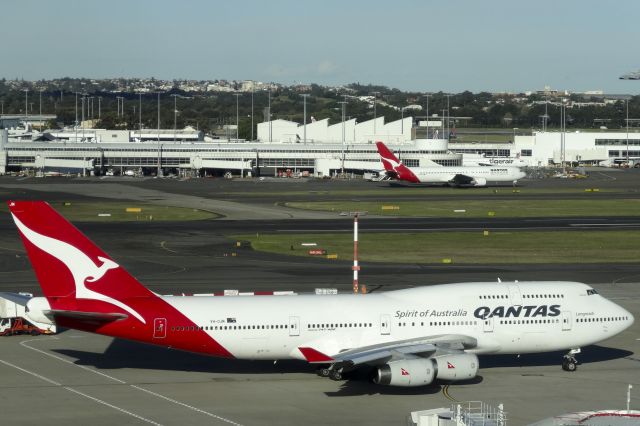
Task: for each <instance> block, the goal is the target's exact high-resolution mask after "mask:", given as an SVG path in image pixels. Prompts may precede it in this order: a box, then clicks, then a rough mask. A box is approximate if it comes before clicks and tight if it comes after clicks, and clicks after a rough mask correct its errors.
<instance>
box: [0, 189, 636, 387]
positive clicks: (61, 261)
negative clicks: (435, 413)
mask: <svg viewBox="0 0 640 426" xmlns="http://www.w3.org/2000/svg"><path fill="white" fill-rule="evenodd" d="M9 208H10V210H11V215H12V216H13V220H14V221H15V223H16V225H17V227H18V230H19V233H20V236H21V237H22V240H23V243H24V246H25V248H26V250H27V253H28V255H29V258H30V260H31V263H32V265H33V268H34V270H35V273H36V276H37V278H38V281H39V282H40V286H41V287H42V291H43V293H44V297H35V298H33V299H31V300H30V301H29V302H28V304H27V310H28V313H27V316H28V318H29V319H33V320H34V321H37V322H41V323H55V324H57V325H59V326H61V327H68V328H74V329H78V330H84V331H88V332H92V333H98V334H103V335H106V336H113V337H118V338H123V339H129V340H135V341H139V342H144V343H151V344H155V345H160V346H165V347H172V348H176V349H182V350H185V351H191V352H198V353H203V354H207V355H212V356H219V357H226V358H239V359H269V360H279V359H298V360H303V361H307V362H309V363H317V364H320V365H321V366H323V368H322V369H321V370H320V371H321V374H323V375H326V376H329V377H331V378H332V379H335V380H340V379H341V378H342V375H343V373H345V372H347V371H350V370H354V369H357V368H361V367H365V366H367V367H369V368H372V369H373V370H374V371H373V373H374V374H373V380H374V382H375V383H378V384H385V385H395V386H422V385H427V384H429V383H431V382H433V381H434V380H436V379H441V380H448V381H449V380H450V381H455V380H467V379H471V378H473V377H475V376H476V374H477V372H478V367H479V366H478V358H477V354H524V353H531V352H545V351H557V350H568V353H567V354H566V355H565V357H564V360H563V362H562V365H563V368H564V369H565V370H569V371H573V370H575V369H576V365H577V361H576V359H575V357H574V355H575V354H576V353H578V352H579V351H580V347H582V346H585V345H591V344H594V343H597V342H600V341H602V340H605V339H608V338H610V337H612V336H614V335H616V334H618V333H620V332H622V331H623V330H625V329H626V328H628V327H629V326H630V325H631V324H632V323H633V321H634V318H633V316H632V315H631V314H630V313H629V312H627V311H626V310H625V309H623V308H622V307H620V306H618V305H616V304H615V303H613V302H611V301H609V300H607V299H605V298H604V297H602V296H600V295H599V294H598V293H597V292H596V291H595V290H594V289H592V288H591V287H589V286H588V285H585V284H580V283H574V282H560V281H549V282H508V283H507V282H503V283H500V282H484V283H461V284H445V285H437V286H430V287H417V288H411V289H406V290H397V291H389V292H380V293H374V294H367V295H357V294H343V295H322V296H319V295H288V296H160V295H158V294H156V293H153V292H151V291H149V290H148V289H147V288H145V287H144V286H143V285H142V284H140V283H139V282H138V281H137V280H136V279H135V278H134V277H132V276H131V275H129V273H127V271H125V270H124V268H122V267H121V266H120V265H118V263H117V262H116V261H114V260H113V259H111V258H110V257H109V256H108V255H107V254H106V253H104V252H103V251H102V250H101V249H100V248H98V247H97V246H96V245H95V244H93V243H92V242H91V241H90V240H89V239H88V238H87V237H85V236H84V235H83V234H82V233H81V232H80V231H79V230H78V229H76V228H75V227H74V226H73V225H71V224H70V223H69V222H67V221H66V220H65V219H64V218H63V217H62V216H60V215H59V214H58V213H57V212H56V211H55V210H53V209H52V208H51V207H50V206H49V204H47V203H45V202H42V201H9Z"/></svg>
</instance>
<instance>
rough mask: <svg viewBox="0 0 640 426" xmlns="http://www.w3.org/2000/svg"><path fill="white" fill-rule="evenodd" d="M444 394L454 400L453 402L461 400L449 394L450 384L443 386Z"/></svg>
mask: <svg viewBox="0 0 640 426" xmlns="http://www.w3.org/2000/svg"><path fill="white" fill-rule="evenodd" d="M442 394H443V395H444V396H445V397H446V398H447V399H448V400H449V401H453V402H460V401H458V400H457V399H455V398H454V397H452V396H451V395H449V385H444V386H443V387H442Z"/></svg>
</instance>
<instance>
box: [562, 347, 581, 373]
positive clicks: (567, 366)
mask: <svg viewBox="0 0 640 426" xmlns="http://www.w3.org/2000/svg"><path fill="white" fill-rule="evenodd" d="M580 352H581V351H580V348H577V349H571V350H570V351H569V352H567V353H566V354H565V355H564V357H563V359H562V369H563V370H564V371H576V370H577V369H578V360H577V359H576V357H575V355H576V354H579V353H580Z"/></svg>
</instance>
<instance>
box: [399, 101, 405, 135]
mask: <svg viewBox="0 0 640 426" xmlns="http://www.w3.org/2000/svg"><path fill="white" fill-rule="evenodd" d="M405 108H406V107H400V133H401V134H402V141H403V142H404V109H405Z"/></svg>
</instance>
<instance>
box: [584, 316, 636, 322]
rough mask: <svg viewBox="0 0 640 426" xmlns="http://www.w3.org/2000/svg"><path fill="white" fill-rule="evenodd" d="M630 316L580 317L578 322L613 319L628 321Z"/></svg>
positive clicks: (608, 320) (609, 320) (610, 320)
mask: <svg viewBox="0 0 640 426" xmlns="http://www.w3.org/2000/svg"><path fill="white" fill-rule="evenodd" d="M628 319H629V317H606V318H578V319H576V322H612V321H626V320H628Z"/></svg>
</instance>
